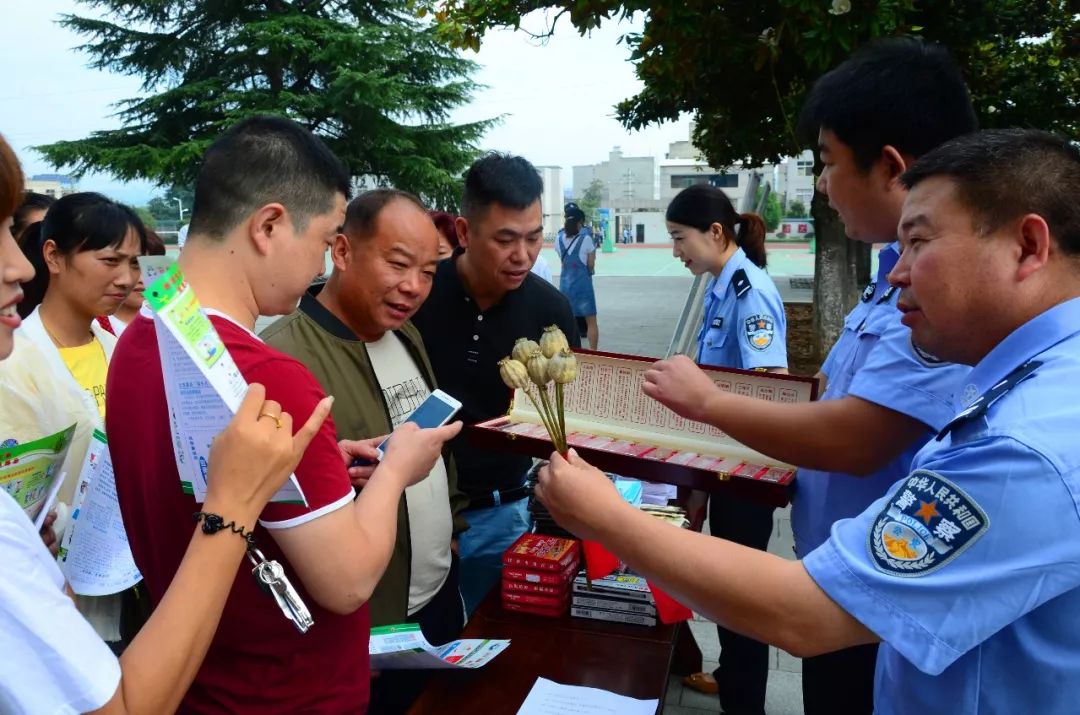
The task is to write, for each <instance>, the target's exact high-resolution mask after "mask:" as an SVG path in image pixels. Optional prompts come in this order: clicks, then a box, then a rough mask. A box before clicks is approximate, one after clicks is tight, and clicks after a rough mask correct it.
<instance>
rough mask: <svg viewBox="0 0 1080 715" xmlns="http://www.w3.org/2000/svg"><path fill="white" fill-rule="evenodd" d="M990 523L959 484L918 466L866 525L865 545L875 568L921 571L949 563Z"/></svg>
mask: <svg viewBox="0 0 1080 715" xmlns="http://www.w3.org/2000/svg"><path fill="white" fill-rule="evenodd" d="M989 528H990V518H989V517H988V516H987V515H986V512H984V511H983V510H982V508H981V507H980V506H979V505H978V504H977V503H975V500H974V499H972V498H971V497H969V496H968V495H967V494H966V493H965V492H964V490H963V489H961V488H960V487H958V486H956V485H955V484H954V483H953V482H951V481H949V480H948V479H946V478H944V477H942V476H941V475H940V474H937V473H936V472H931V471H929V470H926V469H918V470H916V471H914V472H912V473H911V475H910V476H909V477H908V478H907V479H905V480H904V481H903V482H902V483H901V485H900V487H899V488H898V489H897V490H896V492H894V493H893V495H892V497H890V498H889V501H888V502H886V503H885V508H884V509H883V510H882V511H881V513H880V514H878V516H877V518H876V519H874V521H873V523H872V524H871V526H870V533H869V534H868V535H867V548H868V550H869V552H870V560H871V561H872V562H873V564H874V566H875V567H876V568H877V570H878V571H881V572H882V573H887V574H890V575H892V576H901V577H905V578H911V577H915V576H925V575H926V574H928V573H932V572H934V571H936V570H938V569H939V568H941V567H942V566H944V565H945V564H947V563H949V562H950V561H952V560H953V559H955V558H956V557H957V556H959V555H960V554H961V553H963V552H964V550H966V549H967V548H968V547H970V546H971V545H972V544H974V543H975V541H976V540H977V539H978V538H979V537H980V536H982V535H983V534H984V533H986V531H987V529H989Z"/></svg>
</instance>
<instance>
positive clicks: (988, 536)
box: [537, 130, 1080, 715]
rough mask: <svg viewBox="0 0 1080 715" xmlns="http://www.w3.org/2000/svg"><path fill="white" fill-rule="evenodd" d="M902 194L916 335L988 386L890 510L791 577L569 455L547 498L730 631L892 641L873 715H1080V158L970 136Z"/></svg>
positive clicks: (804, 645)
mask: <svg viewBox="0 0 1080 715" xmlns="http://www.w3.org/2000/svg"><path fill="white" fill-rule="evenodd" d="M902 183H903V184H904V185H905V186H906V187H907V188H909V189H910V192H909V194H908V196H907V199H906V203H905V204H904V207H903V210H902V214H901V219H900V226H901V228H900V241H901V245H902V248H903V250H902V253H901V257H900V260H899V262H898V263H897V265H896V266H895V268H894V269H893V270H892V272H891V273H890V275H889V281H890V283H891V285H895V286H897V288H898V289H899V290H900V291H901V294H900V300H899V302H898V308H899V310H900V311H901V312H902V314H903V323H904V325H905V326H907V327H908V328H909V329H910V330H911V335H912V338H913V340H914V341H915V344H917V345H919V346H920V348H922V349H924V350H925V351H927V352H928V354H932V355H937V356H939V357H940V358H941V359H945V360H950V361H953V362H956V363H962V364H968V365H973V366H974V369H973V370H972V371H971V372H970V373H969V374H968V375H967V376H966V377H965V381H964V385H963V386H962V387H961V389H960V390H958V391H957V393H956V396H955V398H954V406H955V408H956V413H955V416H954V417H953V418H952V419H951V420H950V421H949V422H948V423H947V424H946V425H945V426H944V427H943V429H941V430H940V431H939V432H938V434H937V435H936V437H935V438H934V439H932V440H931V441H930V442H929V443H928V444H927V445H926V446H925V447H924V448H923V449H922V450H920V451H919V452H918V454H917V455H916V456H915V459H914V461H913V463H912V465H911V467H910V469H909V470H908V472H907V474H905V475H904V476H903V477H902V478H900V479H899V480H897V481H896V482H895V483H894V484H892V485H890V487H889V488H888V489H887V490H885V491H883V493H882V494H881V496H880V498H879V499H877V500H876V501H875V502H874V503H872V504H871V505H869V507H868V508H866V509H865V510H864V511H863V512H862V513H860V514H859V515H857V516H855V517H853V518H850V519H843V520H841V521H839V522H837V523H836V524H834V525H833V528H832V531H831V534H830V536H829V538H828V539H827V540H826V541H825V543H824V544H822V545H821V546H819V547H818V548H817V549H815V550H814V551H812V552H811V553H810V554H808V555H807V556H806V557H805V559H804V560H802V561H787V560H784V559H780V558H777V557H775V556H772V555H770V554H765V553H761V552H758V551H753V550H750V549H746V548H744V547H740V546H738V545H735V544H732V543H730V542H726V541H723V540H720V539H709V538H706V537H702V536H701V535H698V534H693V533H688V532H686V531H685V530H680V529H672V528H670V527H668V526H666V525H664V524H660V523H659V522H657V521H656V520H655V519H652V518H650V517H649V516H648V515H645V514H640V513H637V512H636V511H635V510H634V509H633V508H632V507H630V506H629V505H625V504H624V503H622V501H621V500H620V499H619V497H618V495H617V493H616V492H615V490H614V487H613V486H612V485H611V483H610V482H609V481H608V480H607V479H606V478H604V476H603V475H602V474H601V473H599V472H598V471H597V470H595V469H593V468H592V467H589V466H588V465H587V464H586V463H584V462H583V461H582V460H581V459H580V458H579V457H578V456H577V455H576V454H575V453H571V454H570V455H569V461H567V460H564V459H562V458H561V457H559V456H558V455H553V456H552V464H551V466H550V467H549V468H546V469H544V470H541V474H540V483H539V487H538V490H537V494H538V496H539V497H540V498H541V499H542V500H543V501H544V503H545V504H546V505H547V507H548V509H549V510H550V511H551V513H552V514H553V515H554V516H555V518H556V519H557V520H559V522H560V523H561V524H563V526H565V527H567V528H569V529H570V530H571V531H573V532H574V533H576V534H578V535H579V536H582V537H584V538H590V539H596V540H598V541H600V542H601V543H604V544H605V545H606V546H607V547H608V548H609V549H610V550H611V551H612V552H613V553H614V554H615V555H617V556H618V557H619V558H621V559H622V560H623V561H625V562H626V563H628V564H629V565H630V566H631V567H632V568H634V569H635V570H636V571H638V572H640V573H642V574H643V575H645V576H647V577H648V578H650V579H653V580H655V581H656V582H657V583H659V584H661V585H662V586H663V587H664V588H666V589H668V590H669V591H670V592H671V593H672V594H673V595H675V596H676V597H678V598H681V599H682V600H684V602H687V603H689V604H692V605H693V606H694V607H695V608H696V609H697V610H698V611H699V612H702V613H704V614H705V615H707V616H708V617H710V618H712V619H714V620H716V621H718V622H721V623H724V624H725V625H727V626H729V627H730V628H732V629H733V630H738V631H740V632H743V633H746V634H748V635H751V636H754V637H757V638H760V639H763V640H766V641H769V642H772V643H775V644H776V645H778V646H780V647H782V648H784V649H785V650H788V651H790V652H792V653H795V654H798V655H813V654H818V653H822V652H826V651H830V650H836V649H841V648H846V647H850V646H852V645H856V644H862V643H871V642H877V641H880V642H881V647H880V652H879V657H878V660H877V676H876V684H875V702H874V712H875V713H878V715H893V714H896V715H900V714H905V715H906V714H908V713H920V714H921V713H949V714H950V715H983V714H987V713H1038V714H1039V715H1066V714H1071V713H1076V712H1077V709H1078V701H1077V693H1080V618H1077V617H1076V614H1077V612H1080V507H1078V505H1080V439H1078V438H1077V435H1078V434H1080V203H1078V202H1077V201H1076V196H1077V195H1080V149H1078V148H1077V147H1076V146H1075V145H1073V144H1071V143H1070V142H1069V141H1067V140H1065V139H1062V138H1060V137H1056V136H1053V135H1050V134H1045V133H1042V132H1036V131H1032V130H993V131H986V132H979V133H973V134H970V135H966V136H963V137H960V138H958V139H954V140H952V141H950V142H947V143H945V144H944V145H942V146H941V147H939V148H937V149H935V150H932V151H930V152H928V153H927V154H926V155H924V156H923V157H922V158H921V159H920V160H919V161H918V162H916V163H915V164H914V166H913V167H912V168H911V169H910V170H909V171H907V172H906V173H905V174H904V175H903V178H902ZM991 286H992V288H993V289H992V290H988V287H991ZM656 377H657V378H658V379H660V380H661V382H662V381H663V375H659V376H656ZM673 554H678V555H679V558H672V555H673Z"/></svg>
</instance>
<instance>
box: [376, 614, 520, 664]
mask: <svg viewBox="0 0 1080 715" xmlns="http://www.w3.org/2000/svg"><path fill="white" fill-rule="evenodd" d="M509 646H510V641H508V640H486V639H483V638H468V639H464V640H457V641H451V642H449V643H447V644H446V645H441V646H433V645H431V644H430V643H428V641H427V638H425V637H424V634H423V633H421V631H420V626H418V625H416V624H415V623H403V624H400V625H394V626H380V627H378V628H372V629H371V637H370V639H369V640H368V654H369V655H370V657H371V669H372V670H446V669H457V668H467V669H475V668H480V667H482V666H484V665H486V664H487V663H489V662H490V661H491V659H492V658H494V657H495V656H497V655H498V654H499V653H502V652H503V651H504V650H506V649H507V648H508V647H509Z"/></svg>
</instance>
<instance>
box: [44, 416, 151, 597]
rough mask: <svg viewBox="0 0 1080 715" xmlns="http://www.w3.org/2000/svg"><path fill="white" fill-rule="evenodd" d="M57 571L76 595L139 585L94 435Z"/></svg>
mask: <svg viewBox="0 0 1080 715" xmlns="http://www.w3.org/2000/svg"><path fill="white" fill-rule="evenodd" d="M59 558H60V569H61V570H62V571H63V572H64V576H65V577H66V578H67V580H68V583H70V584H71V590H72V591H74V592H75V593H77V594H79V595H80V596H107V595H109V594H112V593H119V592H120V591H123V590H125V589H128V588H131V587H132V586H134V585H135V584H137V583H138V582H139V581H141V580H142V575H141V574H140V573H139V569H138V568H137V567H136V566H135V559H134V558H133V557H132V555H131V548H130V546H128V539H127V532H126V531H125V530H124V520H123V517H121V515H120V504H119V502H118V501H117V499H116V480H115V478H114V476H113V466H112V459H111V458H110V457H109V445H108V442H107V441H106V439H105V434H104V433H103V432H101V431H100V430H94V436H93V439H91V440H90V448H89V449H88V450H87V451H86V460H85V461H84V462H83V467H82V471H80V472H79V486H78V488H77V490H76V492H75V503H74V504H72V510H71V524H70V525H68V528H67V531H65V532H64V539H63V541H62V542H61V544H60V556H59Z"/></svg>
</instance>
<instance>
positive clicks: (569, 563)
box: [502, 534, 581, 617]
mask: <svg viewBox="0 0 1080 715" xmlns="http://www.w3.org/2000/svg"><path fill="white" fill-rule="evenodd" d="M580 564H581V558H580V545H579V543H578V541H577V540H576V539H564V538H561V537H557V536H546V535H543V534H523V535H522V536H521V537H520V538H519V539H518V540H517V541H515V542H514V543H513V544H512V545H511V546H510V548H508V549H507V550H506V552H505V553H504V554H503V578H502V603H503V608H505V609H506V610H508V611H519V612H524V613H533V614H536V615H541V616H556V617H557V616H561V615H563V614H565V613H566V609H567V607H569V605H570V582H571V581H572V580H573V578H574V575H575V574H576V573H577V571H578V567H579V566H580Z"/></svg>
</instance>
